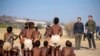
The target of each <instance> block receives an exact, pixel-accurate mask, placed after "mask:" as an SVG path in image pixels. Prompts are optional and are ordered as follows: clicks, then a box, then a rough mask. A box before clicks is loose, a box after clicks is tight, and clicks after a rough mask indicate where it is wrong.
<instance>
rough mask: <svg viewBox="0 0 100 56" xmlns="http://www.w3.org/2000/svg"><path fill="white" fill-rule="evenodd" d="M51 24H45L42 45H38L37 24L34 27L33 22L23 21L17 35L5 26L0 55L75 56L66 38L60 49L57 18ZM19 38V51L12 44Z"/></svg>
mask: <svg viewBox="0 0 100 56" xmlns="http://www.w3.org/2000/svg"><path fill="white" fill-rule="evenodd" d="M53 23H54V24H53V25H52V26H47V27H46V31H45V34H44V36H45V37H46V39H45V41H44V43H43V45H44V46H43V47H40V44H41V42H40V39H41V34H40V32H39V30H38V26H36V27H34V23H33V22H27V23H25V28H24V29H22V30H21V32H20V34H19V35H15V34H14V33H13V32H12V31H13V28H12V27H11V26H10V27H7V33H5V34H4V44H3V43H1V42H3V41H2V40H0V56H21V55H19V52H21V53H22V56H75V54H74V49H73V48H72V43H71V42H70V41H69V40H67V41H66V43H65V45H66V47H63V48H62V50H61V49H60V47H61V43H60V38H61V37H62V35H63V31H62V27H61V26H60V25H59V18H58V17H55V18H54V20H53ZM17 38H19V40H20V44H21V51H19V49H18V48H17V46H14V40H16V39H17Z"/></svg>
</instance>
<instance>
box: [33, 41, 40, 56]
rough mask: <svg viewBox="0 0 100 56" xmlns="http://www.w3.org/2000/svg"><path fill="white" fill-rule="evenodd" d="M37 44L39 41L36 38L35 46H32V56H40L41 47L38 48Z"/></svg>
mask: <svg viewBox="0 0 100 56" xmlns="http://www.w3.org/2000/svg"><path fill="white" fill-rule="evenodd" d="M39 46H40V41H39V40H37V41H36V42H35V47H34V48H33V50H32V51H33V56H40V53H41V49H40V48H39Z"/></svg>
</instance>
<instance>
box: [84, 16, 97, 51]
mask: <svg viewBox="0 0 100 56" xmlns="http://www.w3.org/2000/svg"><path fill="white" fill-rule="evenodd" d="M88 19H89V21H87V22H86V25H85V27H86V29H87V35H88V43H89V49H90V48H92V46H91V45H92V44H93V47H94V48H96V44H95V41H94V33H95V29H96V23H95V21H94V20H93V17H92V15H89V16H88ZM91 42H92V43H91Z"/></svg>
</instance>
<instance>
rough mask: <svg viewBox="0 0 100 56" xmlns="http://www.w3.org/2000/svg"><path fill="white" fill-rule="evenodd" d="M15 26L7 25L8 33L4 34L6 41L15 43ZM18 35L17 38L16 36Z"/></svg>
mask: <svg viewBox="0 0 100 56" xmlns="http://www.w3.org/2000/svg"><path fill="white" fill-rule="evenodd" d="M12 31H13V28H12V27H11V26H9V27H7V33H5V34H4V41H5V42H9V43H10V44H11V45H13V41H14V40H16V39H17V37H18V36H17V35H15V34H14V33H13V32H12ZM14 37H16V38H14Z"/></svg>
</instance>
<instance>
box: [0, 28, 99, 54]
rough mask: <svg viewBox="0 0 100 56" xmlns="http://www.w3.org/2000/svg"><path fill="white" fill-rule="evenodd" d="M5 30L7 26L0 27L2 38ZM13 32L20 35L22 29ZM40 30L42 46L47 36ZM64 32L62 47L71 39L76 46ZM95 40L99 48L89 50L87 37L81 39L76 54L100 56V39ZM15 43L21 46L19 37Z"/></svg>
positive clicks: (0, 36)
mask: <svg viewBox="0 0 100 56" xmlns="http://www.w3.org/2000/svg"><path fill="white" fill-rule="evenodd" d="M5 32H6V29H5V28H0V39H2V40H3V35H4V33H5ZM13 32H14V33H15V34H17V35H18V34H19V32H20V29H14V30H13ZM40 32H41V34H42V39H41V46H42V43H43V41H44V39H45V37H44V36H43V34H44V32H45V30H44V29H41V30H40ZM63 33H64V35H63V37H61V43H62V44H61V49H62V47H64V46H65V42H66V40H70V41H71V42H72V43H73V47H75V39H74V38H70V37H68V36H67V34H66V32H65V31H63ZM95 41H96V46H97V49H95V50H89V49H87V48H88V42H87V39H86V41H83V40H82V41H81V49H80V50H75V54H76V56H100V40H95ZM15 43H16V45H19V46H20V44H19V39H17V40H16V41H15Z"/></svg>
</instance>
